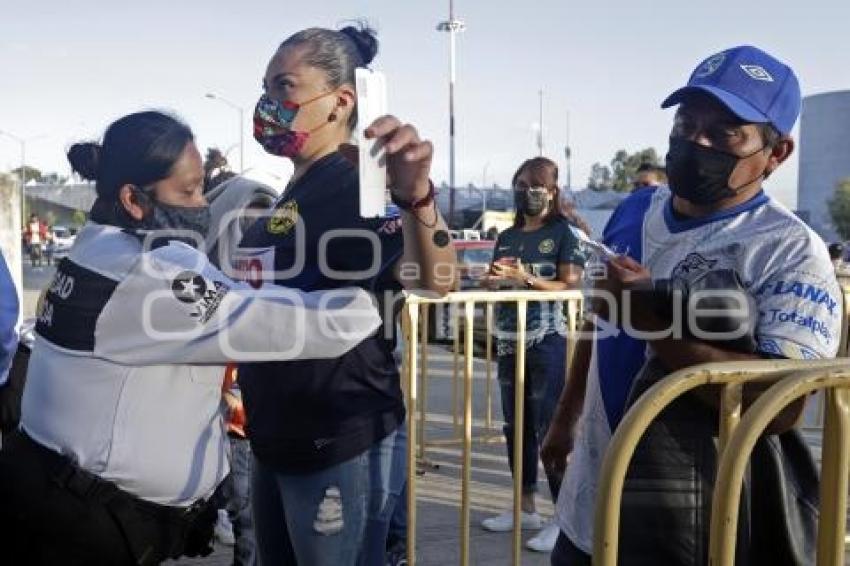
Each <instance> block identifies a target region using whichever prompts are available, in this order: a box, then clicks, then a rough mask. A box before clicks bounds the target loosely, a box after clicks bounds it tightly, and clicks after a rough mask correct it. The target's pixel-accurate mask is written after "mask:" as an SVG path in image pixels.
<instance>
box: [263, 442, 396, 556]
mask: <svg viewBox="0 0 850 566" xmlns="http://www.w3.org/2000/svg"><path fill="white" fill-rule="evenodd" d="M406 450H407V431H406V429H405V428H404V426H401V427H399V429H398V430H396V431H395V432H393V433H392V434H390V435H389V436H387V437H386V438H384V439H383V440H382V441H381V442H379V443H377V444H375V445H374V446H372V448H370V449H369V450H367V451H365V452H363V453H362V454H359V455H357V456H355V457H354V458H351V459H350V460H347V461H345V462H342V463H340V464H337V465H335V466H332V467H330V468H325V469H323V470H319V471H317V472H313V473H310V474H282V473H278V472H275V471H274V470H272V469H271V468H268V467H267V466H264V465H263V463H262V462H260V461H259V460H257V459H256V458H255V459H254V473H253V480H254V481H253V486H252V488H253V492H252V498H253V504H254V521H255V523H256V530H257V550H258V552H259V557H260V564H261V565H263V566H288V565H293V566H294V565H299V564H300V565H302V566H303V565H310V566H345V565H347V564H348V565H355V564H356V565H362V566H373V565H381V564H383V563H384V555H385V551H386V538H387V531H388V529H389V524H390V518H391V517H392V515H393V510H394V509H395V504H396V502H397V501H398V500H399V498H400V494H401V491H402V489H403V487H404V479H405V477H406V476H405V466H404V455H405V453H406Z"/></svg>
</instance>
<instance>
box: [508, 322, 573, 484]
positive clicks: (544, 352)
mask: <svg viewBox="0 0 850 566" xmlns="http://www.w3.org/2000/svg"><path fill="white" fill-rule="evenodd" d="M566 355H567V340H566V338H564V337H563V336H561V335H560V334H548V335H546V337H545V338H544V339H543V341H541V342H539V343H538V344H535V345H534V346H532V347H531V348H528V349H526V351H525V392H524V393H525V396H524V407H525V409H524V419H523V441H522V490H523V492H524V493H534V492H535V491H537V467H538V463H537V462H538V460H539V458H540V444H542V443H543V439H544V438H545V436H546V431H547V430H549V423H550V422H551V421H552V415H553V414H554V412H555V407H556V406H557V404H558V398H559V397H560V396H561V390H562V389H563V388H564V380H565V367H566V366H565V364H566ZM515 374H516V358H515V356H514V354H510V355H507V356H499V388H500V391H501V396H502V415H503V416H504V418H505V425H504V427H503V432H504V433H505V440H506V441H507V447H508V463H509V464H510V467H511V473H513V470H514V434H515V431H514V391H515V389H516V388H515V386H514V384H515V382H516V375H515ZM547 480H548V482H549V491H550V492H551V494H552V500H553V501H556V500H557V499H558V491H560V488H561V478H560V477H557V476H554V475H551V476H550V475H547Z"/></svg>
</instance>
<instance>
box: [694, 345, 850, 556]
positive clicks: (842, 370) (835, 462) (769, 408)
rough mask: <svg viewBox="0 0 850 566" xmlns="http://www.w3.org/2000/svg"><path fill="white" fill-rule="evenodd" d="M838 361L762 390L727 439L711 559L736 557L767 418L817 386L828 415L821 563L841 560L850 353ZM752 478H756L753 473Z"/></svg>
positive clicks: (849, 438)
mask: <svg viewBox="0 0 850 566" xmlns="http://www.w3.org/2000/svg"><path fill="white" fill-rule="evenodd" d="M835 361H836V362H839V365H838V366H834V367H831V368H830V367H824V368H818V369H807V370H805V371H800V372H797V373H795V374H793V375H791V376H789V377H787V378H785V379H783V380H782V381H780V382H779V383H777V384H776V385H774V386H773V387H771V388H770V389H769V390H767V391H766V392H764V393H763V394H762V395H760V396H759V398H758V400H756V402H755V403H753V405H752V407H750V408H749V409H748V410H747V412H746V414H745V415H744V417H743V418H742V419H741V423H740V425H739V426H738V428H737V430H736V431H735V433H734V434H733V435H732V437H731V438H730V440H729V445H728V449H727V450H725V451H724V452H723V454H722V455H721V458H720V463H719V465H718V471H717V481H716V483H715V487H714V494H713V499H712V506H711V517H712V520H711V523H712V528H711V544H710V546H709V548H710V563H711V564H712V565H714V566H731V565H733V564H734V561H735V542H736V538H737V529H738V506H739V498H740V495H741V489H742V484H743V477H744V471H745V470H746V467H747V463H748V461H749V457H750V454H751V453H752V450H753V447H754V446H755V443H756V441H757V440H758V439H759V437H760V436H761V435H762V434H763V433H764V430H765V429H766V428H767V426H768V424H770V422H771V421H772V420H773V419H774V418H775V417H776V416H777V415H778V414H779V413H780V412H781V411H782V409H784V408H785V407H786V406H788V405H789V404H790V403H792V402H794V401H795V400H797V399H799V398H800V397H803V396H804V395H807V394H809V393H812V392H814V391H818V390H821V391H824V392H825V396H824V398H825V404H826V419H825V422H824V431H823V450H822V462H821V484H820V517H819V522H818V544H817V564H818V565H819V566H827V565H828V566H842V565H843V564H844V549H845V538H844V533H845V529H846V508H847V484H848V474H850V444H848V443H850V391H848V388H850V359H846V358H845V359H841V360H835ZM753 481H758V479H757V478H754V480H753Z"/></svg>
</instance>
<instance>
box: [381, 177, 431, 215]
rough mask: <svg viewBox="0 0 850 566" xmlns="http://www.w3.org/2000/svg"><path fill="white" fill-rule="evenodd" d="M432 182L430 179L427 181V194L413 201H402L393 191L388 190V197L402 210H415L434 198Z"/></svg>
mask: <svg viewBox="0 0 850 566" xmlns="http://www.w3.org/2000/svg"><path fill="white" fill-rule="evenodd" d="M434 194H435V193H434V183H433V182H432V181H430V180H429V181H428V194H427V195H425V196H424V197H422V198H421V199H419V200H414V201H403V200H401V199H399V198H398V197H397V196H396V195H395V193H394V192H392V191H390V199H391V200H392V201H393V203H394V204H395V205H396V206H397V207H399V208H400V209H402V210H416V209H417V208H422V207H423V206H428V205H429V204H431V202H432V201H433V200H434Z"/></svg>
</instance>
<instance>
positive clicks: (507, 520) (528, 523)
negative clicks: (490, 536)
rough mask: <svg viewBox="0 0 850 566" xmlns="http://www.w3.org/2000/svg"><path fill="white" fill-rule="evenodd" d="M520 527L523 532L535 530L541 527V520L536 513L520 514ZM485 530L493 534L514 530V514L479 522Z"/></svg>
mask: <svg viewBox="0 0 850 566" xmlns="http://www.w3.org/2000/svg"><path fill="white" fill-rule="evenodd" d="M520 525H521V526H522V528H523V529H524V530H537V529H539V528H541V527H542V526H543V519H541V518H540V515H538V514H537V513H526V512H525V511H521V512H520ZM481 526H482V527H484V529H485V530H488V531H492V532H494V533H506V532H508V531H512V530H514V512H513V511H508V512H506V513H502V514H501V515H496V516H495V517H489V518H487V519H484V520H483V521H481Z"/></svg>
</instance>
